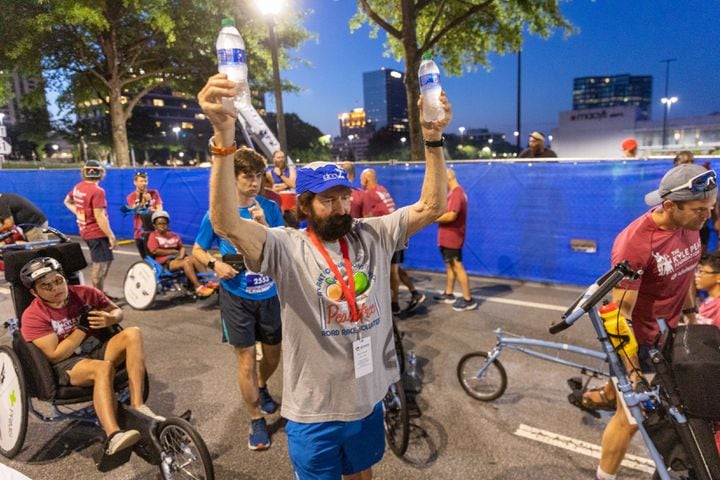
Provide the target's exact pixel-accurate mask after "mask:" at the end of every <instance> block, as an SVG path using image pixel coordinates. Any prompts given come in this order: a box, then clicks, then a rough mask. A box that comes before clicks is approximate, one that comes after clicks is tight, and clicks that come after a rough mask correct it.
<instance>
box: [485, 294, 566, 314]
mask: <svg viewBox="0 0 720 480" xmlns="http://www.w3.org/2000/svg"><path fill="white" fill-rule="evenodd" d="M477 298H480V299H482V300H484V301H486V302H495V303H504V304H506V305H515V306H518V307H529V308H539V309H541V310H552V311H554V312H564V311H565V310H567V307H566V306H562V305H551V304H549V303H537V302H525V301H523V300H513V299H511V298H497V297H477Z"/></svg>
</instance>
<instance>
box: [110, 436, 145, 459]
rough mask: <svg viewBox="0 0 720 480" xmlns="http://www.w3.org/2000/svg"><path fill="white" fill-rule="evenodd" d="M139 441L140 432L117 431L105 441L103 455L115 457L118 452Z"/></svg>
mask: <svg viewBox="0 0 720 480" xmlns="http://www.w3.org/2000/svg"><path fill="white" fill-rule="evenodd" d="M138 440H140V432H138V431H137V430H118V431H117V432H115V433H113V434H112V435H110V436H109V437H108V438H107V440H105V453H106V454H107V455H115V454H116V453H117V452H119V451H120V450H125V449H126V448H129V447H132V446H133V445H135V444H136V443H137V442H138Z"/></svg>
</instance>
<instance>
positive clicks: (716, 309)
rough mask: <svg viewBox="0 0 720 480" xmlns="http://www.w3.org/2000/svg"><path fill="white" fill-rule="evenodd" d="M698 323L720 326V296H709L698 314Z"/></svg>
mask: <svg viewBox="0 0 720 480" xmlns="http://www.w3.org/2000/svg"><path fill="white" fill-rule="evenodd" d="M696 320H697V323H700V324H707V325H715V326H716V327H718V328H720V297H714V298H713V297H707V298H706V299H705V301H704V302H703V304H702V305H700V312H699V313H698V315H697V318H696Z"/></svg>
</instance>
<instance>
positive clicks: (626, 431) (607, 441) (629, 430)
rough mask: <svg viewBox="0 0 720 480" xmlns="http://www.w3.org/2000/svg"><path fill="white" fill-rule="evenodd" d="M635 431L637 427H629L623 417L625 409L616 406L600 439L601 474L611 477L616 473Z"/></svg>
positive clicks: (624, 416) (628, 423) (625, 417)
mask: <svg viewBox="0 0 720 480" xmlns="http://www.w3.org/2000/svg"><path fill="white" fill-rule="evenodd" d="M636 431H637V426H636V425H630V422H628V419H627V416H626V415H625V409H624V408H622V407H621V406H618V409H617V411H616V412H615V415H614V416H613V418H612V419H611V420H610V423H608V425H607V427H605V432H604V433H603V437H602V442H601V447H602V449H601V453H600V468H601V469H602V471H603V472H606V473H608V474H611V475H614V474H615V473H617V471H618V469H619V468H620V463H621V462H622V460H623V458H624V457H625V452H626V451H627V449H628V446H629V445H630V441H631V440H632V437H633V435H635V432H636Z"/></svg>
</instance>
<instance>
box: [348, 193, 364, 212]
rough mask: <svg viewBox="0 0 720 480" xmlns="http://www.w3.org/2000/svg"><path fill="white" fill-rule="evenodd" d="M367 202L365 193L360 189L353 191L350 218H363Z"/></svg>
mask: <svg viewBox="0 0 720 480" xmlns="http://www.w3.org/2000/svg"><path fill="white" fill-rule="evenodd" d="M364 200H365V192H364V191H362V190H360V189H359V188H353V189H352V199H351V200H350V216H351V217H353V218H362V216H363V201H364Z"/></svg>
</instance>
